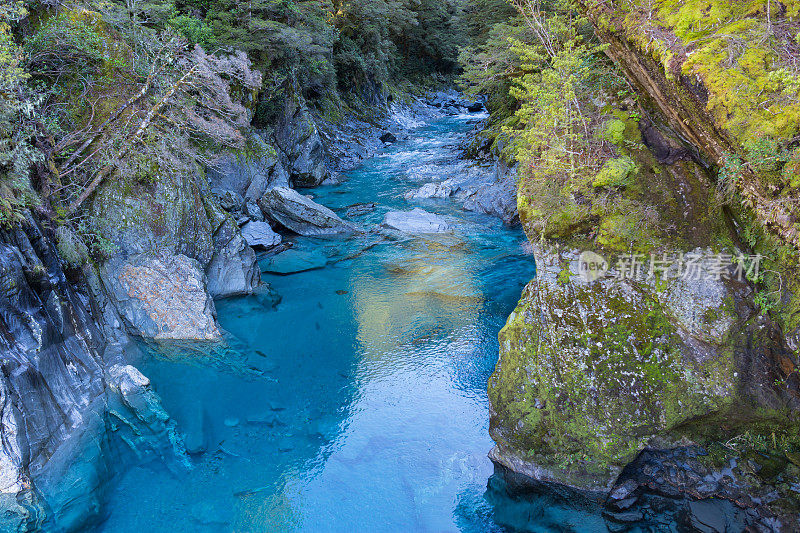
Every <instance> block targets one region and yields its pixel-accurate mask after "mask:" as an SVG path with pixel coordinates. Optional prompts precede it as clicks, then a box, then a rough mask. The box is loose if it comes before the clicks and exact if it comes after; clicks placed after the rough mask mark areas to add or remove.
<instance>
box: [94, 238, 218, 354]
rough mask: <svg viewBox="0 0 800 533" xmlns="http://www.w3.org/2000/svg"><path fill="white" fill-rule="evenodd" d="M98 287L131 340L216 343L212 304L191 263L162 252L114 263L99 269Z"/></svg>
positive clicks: (200, 273) (194, 263)
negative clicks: (100, 284)
mask: <svg viewBox="0 0 800 533" xmlns="http://www.w3.org/2000/svg"><path fill="white" fill-rule="evenodd" d="M103 270H104V276H103V279H104V282H105V283H106V284H107V285H106V289H107V292H108V294H109V295H110V297H111V298H112V299H113V300H114V303H115V305H116V308H117V310H118V312H119V313H120V315H121V316H122V318H123V319H124V320H125V323H126V326H127V327H128V330H129V331H130V332H131V333H133V334H134V335H137V336H140V337H144V338H151V339H163V340H166V339H172V340H176V339H182V340H216V339H219V338H220V331H219V328H218V327H217V324H216V319H215V308H214V302H213V300H211V297H210V295H209V294H208V292H206V286H205V275H204V274H203V271H202V270H201V269H200V265H199V264H198V263H197V261H195V260H193V259H190V258H188V257H186V256H185V255H173V254H169V253H168V252H163V251H162V252H160V253H153V254H140V255H137V256H133V257H130V258H128V259H127V260H123V259H121V258H119V257H116V258H113V259H112V260H110V261H108V263H106V265H104V267H103Z"/></svg>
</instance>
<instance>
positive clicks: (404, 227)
mask: <svg viewBox="0 0 800 533" xmlns="http://www.w3.org/2000/svg"><path fill="white" fill-rule="evenodd" d="M381 225H382V226H384V227H386V228H389V229H394V230H397V231H402V232H403V233H411V234H425V233H446V232H449V231H451V230H452V227H451V226H450V224H448V223H447V221H446V220H445V219H444V218H442V217H440V216H439V215H434V214H433V213H429V212H427V211H425V210H424V209H420V208H416V209H413V210H412V211H389V212H388V213H386V216H385V217H384V218H383V222H382V224H381Z"/></svg>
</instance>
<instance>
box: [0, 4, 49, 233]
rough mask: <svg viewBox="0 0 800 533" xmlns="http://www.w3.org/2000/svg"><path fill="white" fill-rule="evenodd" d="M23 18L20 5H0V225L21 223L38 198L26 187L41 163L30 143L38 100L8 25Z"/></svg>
mask: <svg viewBox="0 0 800 533" xmlns="http://www.w3.org/2000/svg"><path fill="white" fill-rule="evenodd" d="M26 15H27V12H26V10H25V7H24V4H23V2H11V3H8V4H3V5H2V6H0V100H2V105H0V226H4V227H9V226H12V225H14V224H16V223H18V222H20V221H22V220H23V213H24V211H25V209H27V208H28V207H30V206H32V205H34V204H35V203H36V202H37V200H38V198H37V196H36V194H35V192H34V191H33V189H32V188H31V185H30V178H29V176H30V169H31V167H32V166H33V165H35V164H37V163H41V162H42V161H43V154H42V153H41V152H40V151H39V150H37V149H36V148H35V146H34V144H33V142H32V141H33V138H34V136H35V135H36V130H37V128H36V121H37V119H38V117H39V104H40V98H39V97H38V95H37V94H36V93H35V91H32V90H31V88H30V87H29V83H28V82H29V78H30V77H29V75H28V74H27V73H26V72H25V70H24V68H23V67H22V64H23V59H24V56H23V51H22V49H21V47H20V46H19V45H18V43H17V42H16V41H15V39H14V35H13V33H12V27H11V25H12V24H13V23H15V22H16V21H18V20H20V19H22V18H23V17H25V16H26Z"/></svg>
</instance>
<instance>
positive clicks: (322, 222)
mask: <svg viewBox="0 0 800 533" xmlns="http://www.w3.org/2000/svg"><path fill="white" fill-rule="evenodd" d="M258 205H259V207H261V210H262V211H263V212H264V214H265V215H266V216H268V217H270V218H271V219H273V220H275V221H276V222H278V223H280V224H281V225H282V226H284V227H286V228H287V229H290V230H291V231H293V232H295V233H298V234H300V235H307V236H309V235H310V236H314V235H337V234H348V233H356V232H358V231H359V230H358V228H357V227H356V226H354V225H353V224H350V223H349V222H345V221H344V220H342V219H341V218H339V216H338V215H337V214H336V213H334V212H333V211H331V210H330V209H328V208H327V207H325V206H323V205H320V204H318V203H316V202H313V201H312V200H310V199H308V198H306V197H305V196H303V195H302V194H300V193H298V192H297V191H294V190H292V189H288V188H286V187H275V188H274V189H271V190H269V191H267V193H266V194H265V195H264V196H263V197H262V198H261V200H259V202H258Z"/></svg>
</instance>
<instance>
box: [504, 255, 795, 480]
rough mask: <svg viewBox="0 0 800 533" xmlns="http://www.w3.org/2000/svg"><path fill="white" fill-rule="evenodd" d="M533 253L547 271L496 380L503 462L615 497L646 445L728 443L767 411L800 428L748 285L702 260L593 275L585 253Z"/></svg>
mask: <svg viewBox="0 0 800 533" xmlns="http://www.w3.org/2000/svg"><path fill="white" fill-rule="evenodd" d="M535 249H536V266H537V277H536V279H535V280H534V281H532V282H531V283H530V284H529V285H528V286H527V287H526V289H525V291H524V293H523V296H522V299H521V300H520V303H519V305H518V306H517V308H516V310H515V311H514V312H513V313H512V315H511V317H510V318H509V319H508V323H507V324H506V326H505V328H504V329H503V330H502V331H501V333H500V359H499V362H498V364H497V368H496V370H495V373H494V374H493V376H492V377H491V379H490V381H489V396H490V399H491V402H492V406H493V416H492V420H491V427H490V432H491V434H492V437H493V438H494V440H495V441H496V442H497V444H498V446H497V448H496V449H495V450H494V451H493V452H492V459H493V460H494V461H495V462H497V463H499V464H501V465H503V466H505V467H507V468H510V469H511V470H514V471H517V472H520V473H523V474H526V475H528V476H529V477H532V478H534V479H536V480H539V481H546V482H556V483H559V484H562V485H568V486H571V487H575V488H577V489H581V490H586V491H594V492H599V493H607V492H608V491H609V490H610V489H611V487H612V486H613V484H614V482H615V480H616V479H617V476H618V475H619V474H620V472H621V471H622V469H623V468H624V467H625V466H626V465H627V464H629V463H630V462H631V461H633V460H634V459H635V458H636V456H637V455H638V454H639V453H640V452H641V451H642V450H644V449H645V448H671V447H673V446H680V445H685V444H686V443H687V442H692V441H697V440H698V439H699V440H700V441H701V442H705V441H706V440H707V439H709V438H711V439H714V438H717V439H722V440H723V441H724V440H727V439H728V438H730V436H731V434H729V433H728V431H729V430H731V429H735V430H736V431H738V432H741V431H742V428H746V427H759V425H760V424H763V423H764V422H765V421H770V423H772V424H773V428H774V430H776V431H781V430H785V429H788V430H791V421H790V419H789V418H784V416H783V415H781V413H782V411H783V409H785V408H786V407H787V404H786V401H785V398H782V397H781V396H780V395H779V394H778V393H777V392H775V390H774V386H773V385H774V384H773V383H772V380H773V378H771V377H770V376H773V375H776V372H777V371H778V368H777V366H776V365H778V364H779V361H780V357H776V355H777V354H780V353H781V350H783V348H782V346H781V344H780V342H779V341H776V340H775V339H774V337H773V336H771V335H770V333H769V331H770V325H769V322H768V321H767V320H766V318H764V317H763V316H759V315H758V313H757V312H756V310H755V308H754V306H753V304H752V296H753V295H752V291H751V289H750V287H749V286H748V285H747V283H742V282H740V281H738V279H736V276H733V277H732V278H731V279H724V278H723V277H721V276H716V275H715V274H714V272H713V270H712V267H710V266H709V263H705V262H701V263H696V265H697V267H696V268H697V270H696V275H693V276H692V277H686V278H680V277H677V278H669V279H664V278H662V279H660V280H658V281H656V278H653V279H651V280H647V279H645V276H641V277H636V278H632V277H631V276H630V273H629V274H628V276H625V275H624V273H622V271H621V270H618V271H617V272H615V271H614V270H613V269H612V271H611V272H610V273H608V274H606V275H602V274H603V273H604V272H605V265H603V266H602V268H598V269H596V274H597V275H599V277H598V278H597V279H595V280H594V281H592V278H594V277H597V275H595V276H588V275H587V270H586V268H585V265H586V264H587V263H586V261H585V259H584V262H583V265H584V269H583V270H582V269H581V260H580V256H579V255H578V253H577V252H575V251H569V250H566V251H561V252H558V253H556V252H551V251H545V250H543V249H541V248H540V247H538V246H536V247H535ZM694 253H696V254H699V255H700V256H705V257H709V258H713V257H714V252H713V251H711V250H695V252H694ZM677 257H680V256H679V255H678V256H677ZM595 263H596V264H597V265H600V264H602V263H603V261H601V260H597V261H596V262H595ZM730 273H731V274H733V270H732V269H731V272H730ZM611 274H616V275H611ZM695 276H696V277H695ZM719 421H725V423H723V424H720V423H719ZM781 421H783V422H781ZM781 424H785V426H782V425H781ZM794 431H795V433H796V430H794Z"/></svg>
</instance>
